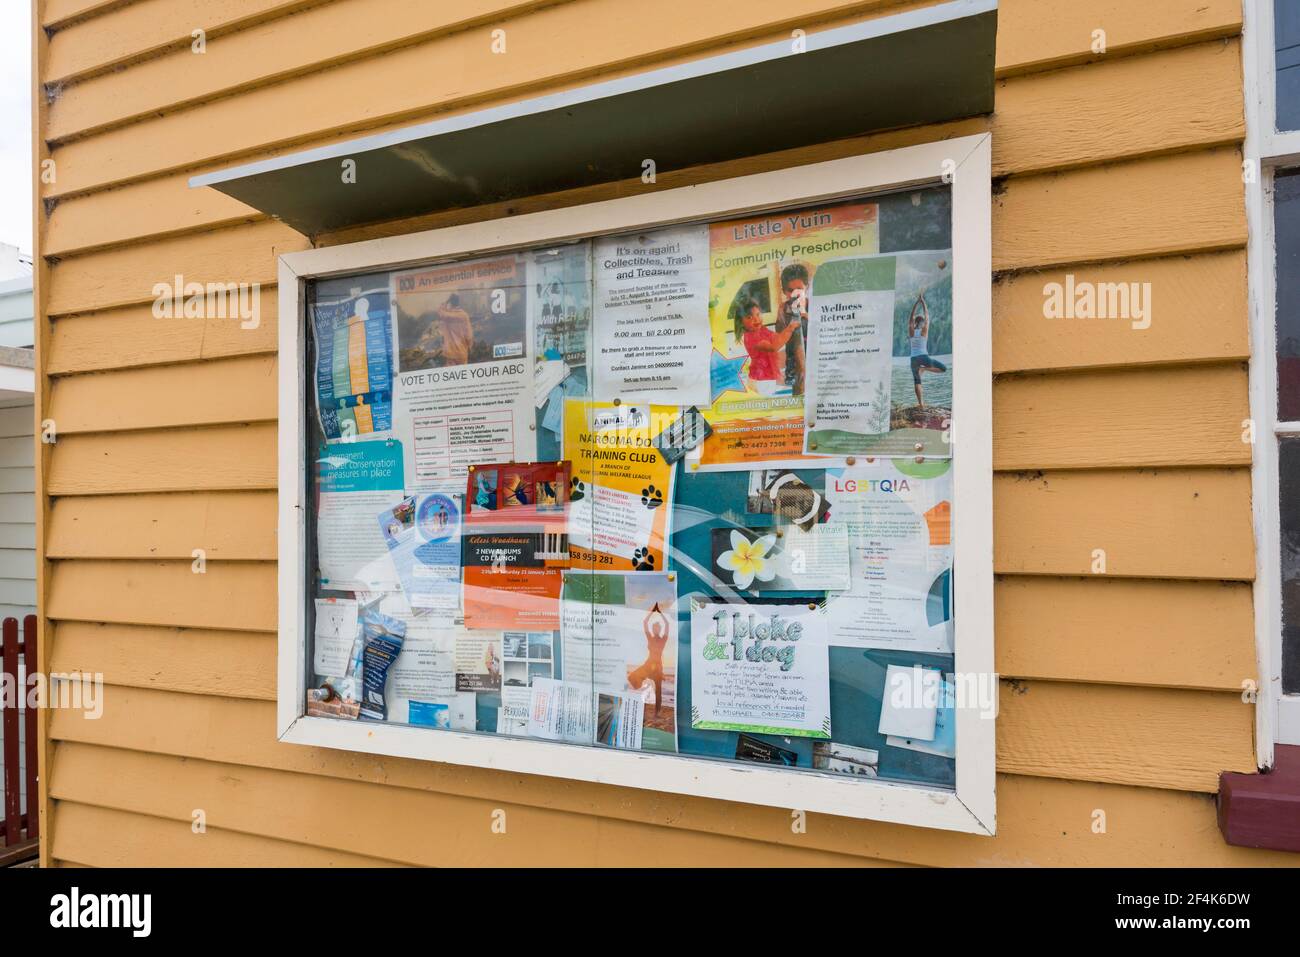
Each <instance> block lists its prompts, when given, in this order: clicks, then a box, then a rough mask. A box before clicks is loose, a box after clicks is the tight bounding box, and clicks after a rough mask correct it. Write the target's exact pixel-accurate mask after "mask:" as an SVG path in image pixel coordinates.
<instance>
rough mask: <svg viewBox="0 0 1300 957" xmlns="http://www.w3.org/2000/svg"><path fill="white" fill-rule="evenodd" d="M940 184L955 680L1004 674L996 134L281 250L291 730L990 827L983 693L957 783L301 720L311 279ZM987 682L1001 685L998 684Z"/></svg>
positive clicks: (402, 752)
mask: <svg viewBox="0 0 1300 957" xmlns="http://www.w3.org/2000/svg"><path fill="white" fill-rule="evenodd" d="M940 182H945V183H950V184H951V188H952V215H953V229H952V246H953V320H954V321H953V340H954V341H953V353H954V357H955V358H954V362H953V369H954V374H953V408H954V417H955V418H956V419H957V421H959V422H960V426H959V427H958V428H956V429H954V431H953V438H954V440H955V441H959V442H960V449H961V452H960V456H959V459H958V461H957V463H956V468H955V469H954V481H953V484H954V490H953V522H954V526H955V527H954V566H953V567H954V585H953V588H954V592H953V602H954V607H955V608H956V609H958V611H957V614H956V616H955V628H956V639H955V646H954V647H955V663H954V669H955V671H956V672H957V673H958V674H965V675H981V676H989V677H995V675H994V657H993V518H992V509H993V454H992V438H991V436H992V334H991V315H992V284H991V275H992V257H991V245H992V243H991V207H992V203H991V137H990V136H989V135H988V134H982V135H977V136H967V137H960V138H954V139H949V140H943V141H939V142H933V143H927V144H923V145H919V146H911V147H905V148H901V149H896V150H890V151H887V152H881V153H875V154H870V155H865V156H856V157H849V158H846V159H838V160H832V161H829V162H822V163H815V164H811V165H806V166H799V167H792V168H788V169H782V170H776V171H772V172H765V173H756V174H753V175H749V176H742V177H738V178H734V179H728V180H722V181H718V182H712V183H705V184H701V185H697V186H686V187H681V188H677V189H669V190H664V191H659V192H647V193H644V194H641V195H636V196H629V197H624V198H620V199H612V200H607V201H603V202H597V203H590V204H586V205H581V206H573V207H568V208H563V209H556V210H550V211H545V212H538V213H530V214H527V215H523V216H515V217H509V218H503V219H493V220H488V221H485V222H478V223H471V224H467V225H461V226H451V227H447V228H443V229H435V230H430V231H426V232H419V233H413V234H409V235H405V236H397V237H392V238H385V239H376V240H370V241H365V242H358V243H352V244H348V245H341V246H335V247H331V248H326V249H313V250H308V251H305V252H297V253H290V254H286V255H283V256H281V257H280V258H279V306H280V312H279V314H280V327H279V337H280V339H279V350H280V353H279V354H280V365H279V369H280V372H279V392H280V394H279V399H280V407H279V408H280V421H279V659H278V695H277V712H276V714H277V730H278V736H279V739H280V741H283V742H286V743H291V744H300V745H314V746H319V747H327V748H337V749H342V750H348V751H358V752H364V753H370V754H383V755H389V756H393V757H403V758H416V759H422V760H431V761H441V762H447V763H452V764H460V765H468V766H472V767H481V768H495V769H499V770H505V771H512V772H523V773H529V774H541V775H547V776H551V777H561V778H570V779H574V780H580V781H590V782H596V783H600V784H610V785H617V786H622V787H634V788H642V789H648V790H653V791H664V792H670V793H676V794H686V795H694V796H699V797H708V798H715V799H721V800H728V801H737V802H742V803H748V804H761V805H768V806H774V807H783V808H790V809H797V810H804V811H813V812H820V813H826V814H833V815H841V816H845V817H852V818H864V819H872V820H879V821H887V822H893V823H898V824H910V825H917V826H922V827H932V828H942V829H948V830H953V831H963V832H968V833H975V834H989V835H991V834H993V833H994V830H995V806H996V800H995V757H996V748H995V737H994V728H995V721H994V720H993V716H992V715H982V714H981V713H980V711H979V709H978V708H976V707H975V706H973V705H972V706H970V707H959V708H958V710H957V741H958V748H957V756H956V788H955V790H945V789H939V788H934V787H927V786H921V785H912V784H902V783H891V782H885V781H876V780H870V781H864V780H862V779H853V778H848V777H838V776H833V775H829V774H810V773H807V772H799V771H791V770H786V769H779V768H768V767H763V766H760V765H753V764H745V765H738V764H736V763H734V762H723V761H717V760H710V759H707V758H701V757H692V756H685V755H661V754H654V755H648V754H644V753H640V752H632V751H619V750H614V749H603V748H592V747H582V746H575V745H571V744H561V743H557V742H547V741H538V740H532V739H524V738H510V737H498V736H494V735H487V734H478V733H468V732H456V731H430V730H429V729H422V728H413V727H407V726H404V725H397V724H387V723H384V722H372V721H347V720H340V719H334V718H325V717H308V716H306V715H305V714H304V711H305V701H306V694H307V682H308V681H309V679H310V675H309V673H308V668H309V664H308V644H307V639H308V635H307V634H306V627H305V626H306V602H307V599H308V593H307V586H308V578H307V575H306V567H305V558H306V554H307V549H306V528H307V521H306V518H307V512H306V508H307V507H309V506H310V502H311V499H310V498H309V497H308V496H307V470H306V469H305V468H304V462H305V452H306V448H305V429H304V426H305V422H306V397H307V389H308V388H309V387H310V383H311V381H312V378H311V376H310V375H309V374H308V370H307V369H306V368H305V361H306V349H305V338H304V337H305V334H306V333H305V330H306V322H305V316H306V311H305V290H306V281H307V280H309V279H313V278H321V277H328V276H338V275H345V274H349V273H357V272H367V271H375V270H386V269H394V268H399V267H401V266H403V265H407V264H414V263H418V262H422V261H429V260H439V259H451V258H459V257H464V256H478V255H486V254H491V253H495V252H501V251H506V250H511V249H520V248H525V247H530V246H536V245H543V244H547V243H556V242H562V241H568V240H575V239H580V238H585V237H590V236H595V235H601V234H611V233H621V232H628V231H634V230H641V229H651V228H656V227H661V226H668V225H672V224H674V223H681V222H689V221H698V220H701V219H710V220H715V219H727V218H731V217H734V216H738V215H744V214H746V213H751V212H757V211H759V210H765V209H773V208H780V207H788V206H799V205H806V204H810V203H819V202H831V201H834V200H837V199H843V198H848V197H851V196H859V195H862V194H865V193H872V192H879V191H884V190H890V189H895V188H907V187H915V186H922V185H930V184H936V183H940ZM992 686H993V687H996V681H994V683H993V685H992ZM959 704H960V702H959Z"/></svg>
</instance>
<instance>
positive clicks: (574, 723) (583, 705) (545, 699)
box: [528, 678, 596, 744]
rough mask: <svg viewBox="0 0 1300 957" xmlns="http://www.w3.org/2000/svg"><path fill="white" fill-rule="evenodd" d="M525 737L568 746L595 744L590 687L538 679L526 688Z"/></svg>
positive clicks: (576, 683)
mask: <svg viewBox="0 0 1300 957" xmlns="http://www.w3.org/2000/svg"><path fill="white" fill-rule="evenodd" d="M529 692H530V694H529V707H528V736H529V737H530V738H544V739H546V740H548V741H565V742H567V743H569V744H592V743H594V742H595V736H596V727H595V720H594V719H595V714H594V712H595V708H594V707H593V695H592V692H591V685H589V684H584V683H582V682H580V681H559V680H556V679H553V678H538V679H537V680H536V681H534V682H533V686H532V687H531V688H530V689H529Z"/></svg>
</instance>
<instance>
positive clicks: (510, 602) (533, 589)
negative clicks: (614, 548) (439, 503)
mask: <svg viewBox="0 0 1300 957" xmlns="http://www.w3.org/2000/svg"><path fill="white" fill-rule="evenodd" d="M463 541H464V545H463V548H462V552H461V555H462V558H461V561H462V570H463V573H464V581H463V595H464V597H463V607H464V609H465V627H467V628H474V629H480V628H486V629H489V630H497V631H521V630H527V631H543V630H552V629H557V628H559V627H560V588H561V586H562V585H563V583H564V578H563V576H564V571H563V567H562V566H563V565H564V564H565V562H564V561H561V560H556V559H552V558H547V557H546V553H545V551H544V549H545V548H546V547H547V544H546V539H545V536H544V535H542V534H539V533H532V532H507V531H487V532H479V531H472V532H466V534H465V536H464V539H463Z"/></svg>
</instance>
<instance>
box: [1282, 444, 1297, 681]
mask: <svg viewBox="0 0 1300 957" xmlns="http://www.w3.org/2000/svg"><path fill="white" fill-rule="evenodd" d="M1278 502H1279V506H1280V513H1281V521H1282V555H1281V559H1282V693H1283V694H1300V439H1295V438H1286V439H1282V440H1281V441H1280V442H1279V443H1278Z"/></svg>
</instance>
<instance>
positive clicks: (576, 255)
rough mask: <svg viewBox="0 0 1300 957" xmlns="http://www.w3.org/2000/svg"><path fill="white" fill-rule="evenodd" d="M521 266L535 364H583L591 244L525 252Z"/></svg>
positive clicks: (588, 318) (587, 333)
mask: <svg viewBox="0 0 1300 957" xmlns="http://www.w3.org/2000/svg"><path fill="white" fill-rule="evenodd" d="M526 268H527V277H528V311H529V314H530V317H531V319H532V328H533V337H534V342H535V343H536V352H535V354H536V358H537V362H538V363H539V364H540V363H543V362H559V363H563V365H564V366H565V367H566V368H568V369H569V370H573V369H579V368H582V367H584V366H586V364H587V346H588V342H587V340H588V338H589V337H590V335H591V243H590V242H581V243H573V244H571V245H567V246H557V247H555V248H552V249H539V250H535V251H533V252H531V253H530V254H529V255H528V259H527V267H526ZM556 384H557V385H558V384H559V382H558V380H557V382H556Z"/></svg>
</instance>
